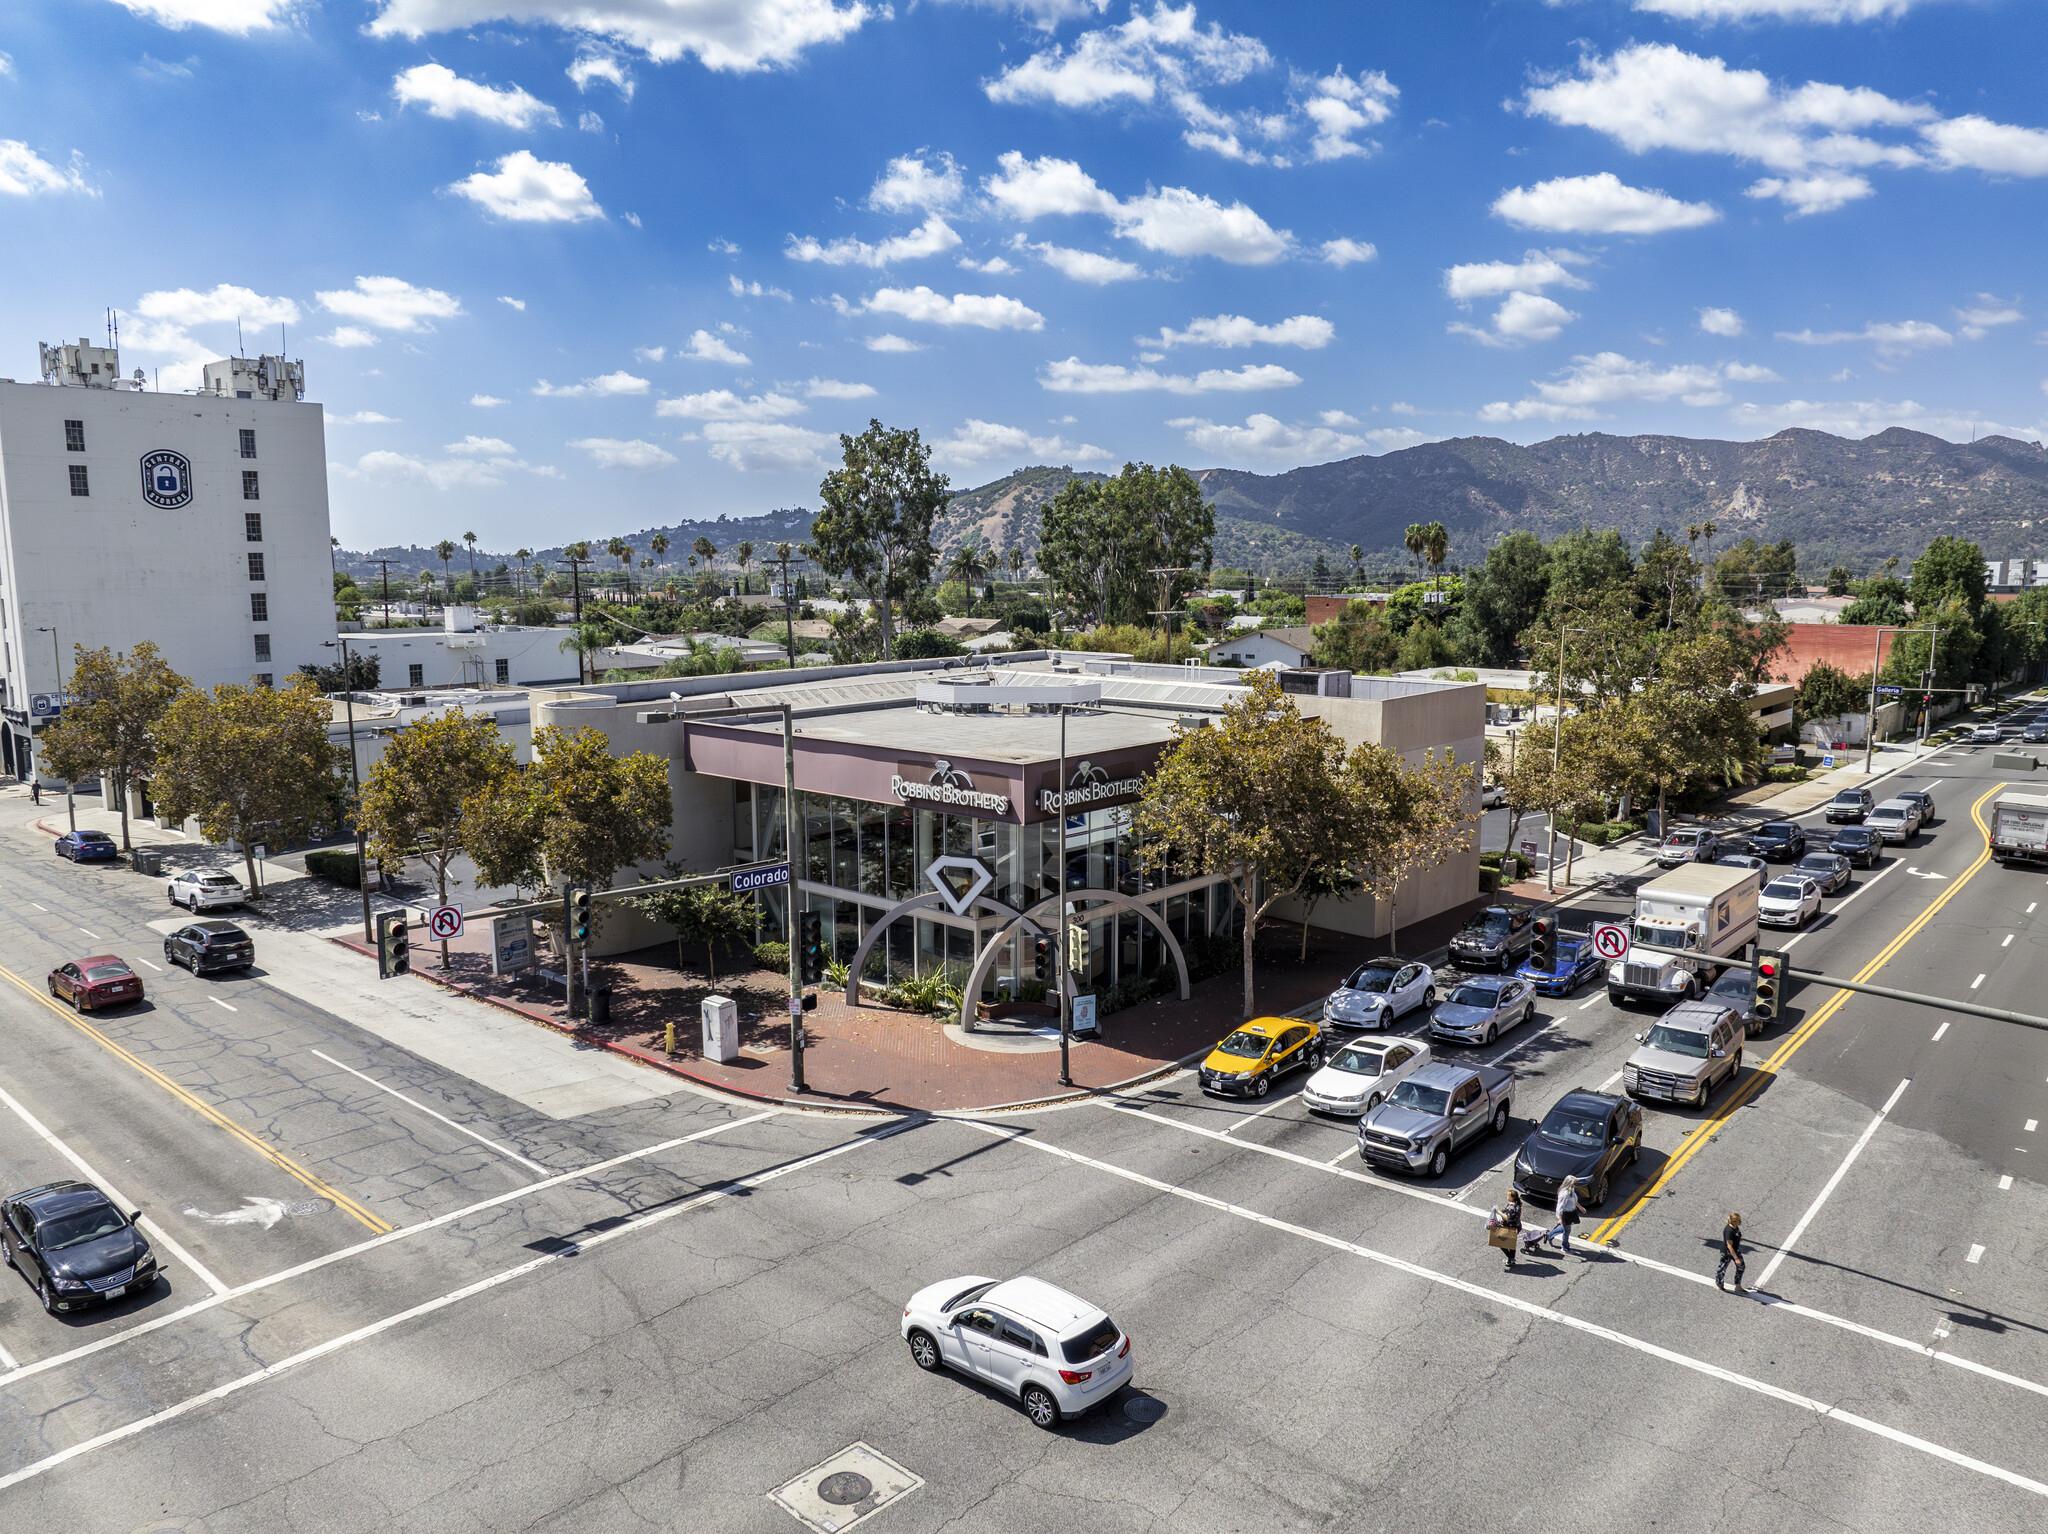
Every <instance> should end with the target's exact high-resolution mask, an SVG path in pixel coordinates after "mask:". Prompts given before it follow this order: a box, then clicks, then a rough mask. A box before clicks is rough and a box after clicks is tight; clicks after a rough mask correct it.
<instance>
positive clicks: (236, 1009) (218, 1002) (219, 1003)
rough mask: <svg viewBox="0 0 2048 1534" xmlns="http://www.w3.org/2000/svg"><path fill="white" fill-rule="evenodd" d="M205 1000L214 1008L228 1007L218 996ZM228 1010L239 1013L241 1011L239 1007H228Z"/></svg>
mask: <svg viewBox="0 0 2048 1534" xmlns="http://www.w3.org/2000/svg"><path fill="white" fill-rule="evenodd" d="M206 999H207V1000H208V1001H210V1002H212V1003H213V1004H214V1005H215V1006H216V1007H228V1004H227V1003H226V1002H224V1001H222V1000H221V999H220V998H219V997H218V996H209V997H207V998H206ZM228 1010H229V1011H230V1012H239V1011H241V1010H242V1009H241V1008H240V1007H228Z"/></svg>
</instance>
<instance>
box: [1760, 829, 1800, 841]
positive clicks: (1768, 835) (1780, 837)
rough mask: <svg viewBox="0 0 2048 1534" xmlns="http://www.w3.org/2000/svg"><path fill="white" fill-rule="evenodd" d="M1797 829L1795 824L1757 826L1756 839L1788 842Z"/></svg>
mask: <svg viewBox="0 0 2048 1534" xmlns="http://www.w3.org/2000/svg"><path fill="white" fill-rule="evenodd" d="M1798 830H1799V828H1798V827H1797V826H1786V825H1770V826H1758V827H1757V828H1756V839H1757V840H1758V841H1760V842H1789V841H1790V840H1792V837H1793V835H1794V834H1795V833H1796V832H1797V831H1798Z"/></svg>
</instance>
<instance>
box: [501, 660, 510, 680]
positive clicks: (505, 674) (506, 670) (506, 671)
mask: <svg viewBox="0 0 2048 1534" xmlns="http://www.w3.org/2000/svg"><path fill="white" fill-rule="evenodd" d="M498 680H499V681H501V682H509V681H511V680H512V662H510V661H509V660H501V661H499V662H498Z"/></svg>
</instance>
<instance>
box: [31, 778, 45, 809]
mask: <svg viewBox="0 0 2048 1534" xmlns="http://www.w3.org/2000/svg"><path fill="white" fill-rule="evenodd" d="M28 802H29V803H30V804H41V803H42V802H43V785H42V784H41V783H40V782H39V781H37V780H36V779H35V778H30V779H29V780H28Z"/></svg>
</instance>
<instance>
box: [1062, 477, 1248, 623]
mask: <svg viewBox="0 0 2048 1534" xmlns="http://www.w3.org/2000/svg"><path fill="white" fill-rule="evenodd" d="M1215 541H1216V516H1215V512H1214V511H1213V510H1212V509H1211V507H1210V506H1209V503H1208V502H1207V501H1205V500H1204V499H1203V498H1202V487H1201V486H1200V485H1199V484H1197V483H1196V482H1195V477H1194V475H1192V474H1190V473H1189V472H1188V471H1187V470H1186V469H1183V468H1182V467H1181V466H1180V465H1179V464H1168V465H1167V466H1166V467H1165V468H1163V469H1156V468H1154V467H1153V466H1152V465H1150V464H1139V463H1127V464H1125V465H1124V466H1123V470H1122V472H1120V473H1119V474H1117V475H1116V477H1115V478H1113V479H1104V480H1082V479H1071V480H1069V481H1067V483H1066V484H1065V485H1064V486H1063V487H1062V488H1061V490H1060V492H1059V494H1058V495H1056V496H1054V497H1053V498H1052V499H1051V500H1050V501H1048V502H1046V504H1045V508H1044V513H1043V520H1042V522H1041V525H1040V530H1039V536H1038V562H1039V565H1040V567H1041V568H1042V569H1043V570H1044V571H1045V572H1046V574H1047V575H1048V576H1049V577H1050V578H1051V580H1052V581H1053V583H1054V584H1055V585H1056V586H1057V587H1058V588H1059V589H1060V591H1062V592H1063V593H1065V594H1066V595H1067V596H1068V597H1069V598H1070V599H1072V600H1073V601H1075V602H1077V603H1080V604H1081V605H1082V606H1084V607H1087V608H1090V609H1093V610H1094V612H1095V614H1096V621H1097V622H1098V623H1137V624H1149V623H1151V622H1153V621H1154V620H1153V619H1152V614H1153V613H1154V612H1155V611H1158V610H1165V609H1171V608H1173V607H1174V606H1175V605H1176V604H1177V602H1178V601H1179V595H1180V593H1182V592H1185V591H1187V590H1188V589H1189V588H1190V587H1191V586H1192V585H1193V584H1194V582H1193V580H1192V579H1191V578H1190V577H1191V576H1192V575H1193V574H1194V573H1195V572H1198V571H1202V570H1206V569H1208V568H1209V565H1210V561H1211V559H1212V558H1213V554H1214V548H1215ZM1171 568H1179V569H1182V570H1184V571H1186V572H1188V573H1187V574H1183V575H1179V576H1164V577H1162V576H1158V575H1154V574H1153V573H1152V572H1153V571H1154V570H1158V569H1171Z"/></svg>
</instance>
